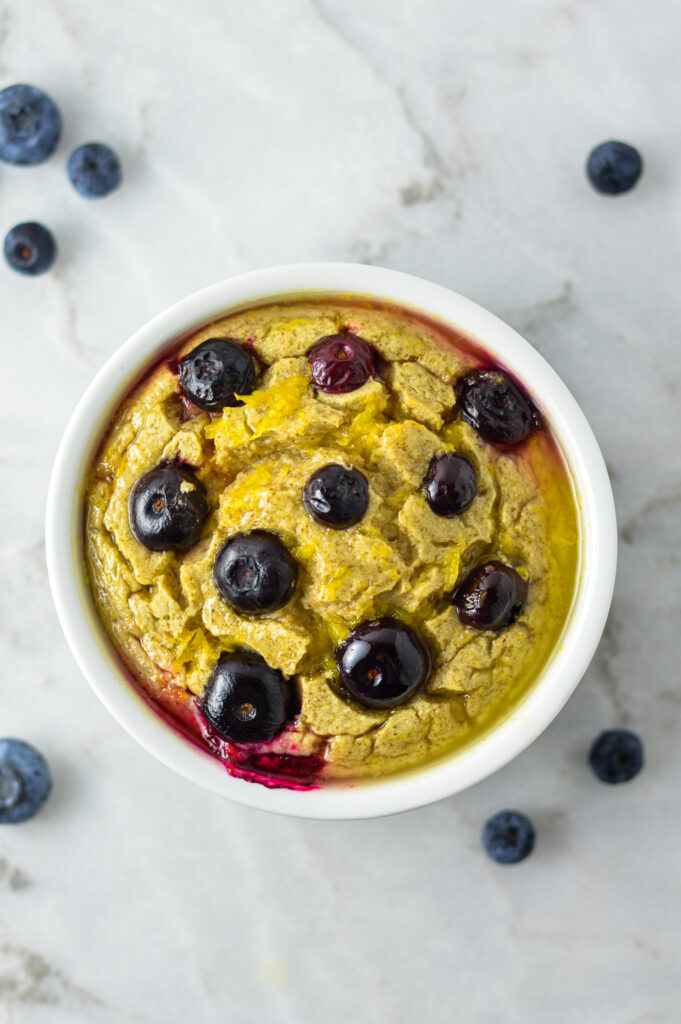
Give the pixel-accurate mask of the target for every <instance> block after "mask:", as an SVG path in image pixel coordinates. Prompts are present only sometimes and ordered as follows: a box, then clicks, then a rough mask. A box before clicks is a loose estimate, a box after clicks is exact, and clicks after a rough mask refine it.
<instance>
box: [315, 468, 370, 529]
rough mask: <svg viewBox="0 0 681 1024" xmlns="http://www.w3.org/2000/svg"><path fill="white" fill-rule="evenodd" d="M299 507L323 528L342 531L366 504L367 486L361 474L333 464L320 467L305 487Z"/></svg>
mask: <svg viewBox="0 0 681 1024" xmlns="http://www.w3.org/2000/svg"><path fill="white" fill-rule="evenodd" d="M303 504H304V506H305V508H306V509H307V511H308V512H309V514H310V515H311V516H312V518H313V519H316V520H318V522H320V523H322V525H323V526H331V527H333V529H334V530H342V529H344V528H345V527H346V526H354V525H355V523H358V522H359V521H360V519H361V518H362V517H363V515H364V513H365V512H366V510H367V507H368V505H369V484H368V483H367V479H366V477H365V476H364V474H363V473H360V472H359V471H358V470H356V469H346V468H345V466H339V465H338V464H337V463H331V465H329V466H322V468H321V469H318V470H317V471H316V472H315V473H313V474H312V476H311V477H310V479H309V480H308V481H307V483H306V484H305V489H304V490H303Z"/></svg>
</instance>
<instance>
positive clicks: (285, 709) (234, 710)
mask: <svg viewBox="0 0 681 1024" xmlns="http://www.w3.org/2000/svg"><path fill="white" fill-rule="evenodd" d="M201 711H202V713H203V716H204V718H205V719H206V721H207V722H208V723H209V725H211V726H212V727H213V728H214V729H215V731H216V732H217V733H219V734H220V736H223V737H224V738H225V739H227V740H231V741H232V742H234V743H247V742H249V741H250V742H267V741H268V740H271V739H273V738H274V737H275V736H276V735H277V733H279V732H281V730H282V729H283V728H284V726H285V725H286V723H287V722H289V721H291V719H292V718H293V717H294V700H293V693H292V690H291V684H290V683H289V681H288V680H287V679H286V678H285V677H284V676H283V675H282V674H281V672H278V671H277V670H276V669H273V668H270V666H269V665H268V664H267V662H266V661H264V660H263V658H261V657H260V655H259V654H255V653H253V652H240V653H238V654H237V653H235V654H223V655H222V656H221V657H220V660H219V661H218V663H217V665H216V666H215V668H214V669H213V672H212V674H211V677H210V679H209V680H208V684H207V686H206V689H205V691H204V694H203V696H202V698H201Z"/></svg>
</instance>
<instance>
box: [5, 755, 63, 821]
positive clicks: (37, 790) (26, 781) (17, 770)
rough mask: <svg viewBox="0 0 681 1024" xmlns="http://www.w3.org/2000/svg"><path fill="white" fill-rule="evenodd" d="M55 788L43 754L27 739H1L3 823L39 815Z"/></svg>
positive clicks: (26, 819)
mask: <svg viewBox="0 0 681 1024" xmlns="http://www.w3.org/2000/svg"><path fill="white" fill-rule="evenodd" d="M51 791H52V773H51V772H50V766H49V765H48V763H47V761H46V760H45V758H44V757H43V755H42V754H41V753H40V752H39V751H38V750H36V749H35V747H32V746H31V744H30V743H25V742H24V741H23V740H15V739H0V825H18V824H19V823H20V822H22V821H28V820H29V818H33V817H35V815H36V814H37V813H38V811H40V810H41V808H42V806H43V804H44V803H45V801H46V800H47V798H48V796H49V795H50V792H51Z"/></svg>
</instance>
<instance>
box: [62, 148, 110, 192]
mask: <svg viewBox="0 0 681 1024" xmlns="http://www.w3.org/2000/svg"><path fill="white" fill-rule="evenodd" d="M66 170H67V171H68V175H69V178H70V180H71V184H72V185H73V187H74V188H75V190H76V192H80V194H81V195H82V196H85V198H86V199H101V198H102V197H103V196H108V195H109V193H110V192H113V191H114V189H116V188H118V186H119V185H120V183H121V164H120V161H119V159H118V157H117V156H116V154H115V153H114V151H113V149H111V148H110V147H109V146H105V145H104V143H103V142H86V143H85V145H84V146H79V147H78V149H74V151H73V153H72V154H71V156H70V157H69V161H68V164H67V165H66Z"/></svg>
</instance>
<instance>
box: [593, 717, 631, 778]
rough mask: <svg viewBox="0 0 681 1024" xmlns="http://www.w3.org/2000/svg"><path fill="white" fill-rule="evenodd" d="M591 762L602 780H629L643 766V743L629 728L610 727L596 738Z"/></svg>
mask: <svg viewBox="0 0 681 1024" xmlns="http://www.w3.org/2000/svg"><path fill="white" fill-rule="evenodd" d="M589 764H590V765H591V769H592V771H593V773H594V775H596V776H597V777H598V778H599V779H600V780H601V782H609V783H610V785H613V786H614V785H616V784H617V783H618V782H629V780H630V779H633V777H634V775H638V773H639V772H640V770H641V768H642V767H643V744H642V743H641V741H640V739H639V738H638V736H637V735H636V734H635V733H633V732H629V730H628V729H608V730H606V731H605V732H602V733H601V734H600V736H598V737H597V738H596V739H595V740H594V742H593V744H592V746H591V751H590V752H589Z"/></svg>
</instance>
